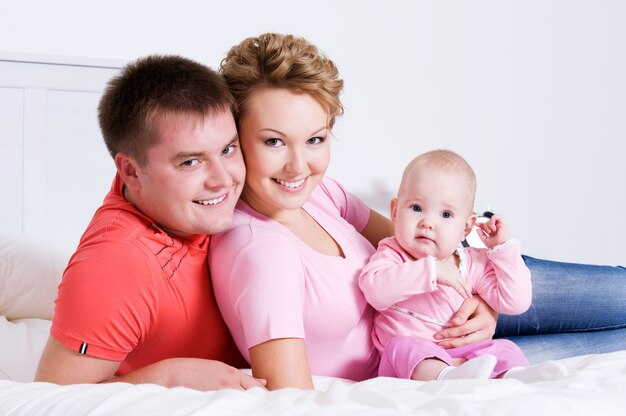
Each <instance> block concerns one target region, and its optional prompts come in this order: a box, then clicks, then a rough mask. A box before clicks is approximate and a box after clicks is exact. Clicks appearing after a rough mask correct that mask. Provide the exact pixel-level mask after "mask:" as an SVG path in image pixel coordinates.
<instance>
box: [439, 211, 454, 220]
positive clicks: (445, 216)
mask: <svg viewBox="0 0 626 416" xmlns="http://www.w3.org/2000/svg"><path fill="white" fill-rule="evenodd" d="M441 216H442V217H443V218H452V213H451V212H450V211H444V212H442V213H441Z"/></svg>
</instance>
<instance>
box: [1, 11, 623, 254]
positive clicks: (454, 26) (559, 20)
mask: <svg viewBox="0 0 626 416" xmlns="http://www.w3.org/2000/svg"><path fill="white" fill-rule="evenodd" d="M0 10H2V11H1V15H0V51H8V52H20V53H36V54H50V55H64V56H78V57H96V58H105V59H119V60H123V61H127V60H131V59H133V58H135V57H137V56H140V55H145V54H149V53H178V54H182V55H186V56H188V57H191V58H194V59H197V60H199V61H202V62H204V63H207V64H209V65H211V66H213V67H215V66H217V65H218V64H219V61H220V59H221V58H222V56H223V55H224V53H225V52H226V51H227V49H228V48H229V47H230V46H231V45H233V44H234V43H237V42H238V41H240V40H241V39H242V38H244V37H245V36H249V35H255V34H258V33H261V32H264V31H279V32H289V33H295V34H299V35H303V36H305V37H307V38H308V39H310V40H311V41H313V42H314V43H316V44H317V45H318V46H319V47H320V48H321V49H322V50H323V51H325V52H326V53H327V54H328V55H329V56H330V57H331V58H332V59H333V60H335V62H336V63H337V65H338V66H339V69H340V71H341V73H342V75H343V77H344V79H345V80H346V87H345V93H344V96H343V99H344V103H345V105H346V114H345V116H344V118H343V119H341V120H339V122H338V124H337V126H336V129H335V134H336V136H337V140H336V142H335V148H334V153H333V162H332V166H331V169H330V174H331V175H333V176H335V177H337V178H338V179H340V180H341V181H342V182H343V183H344V184H345V185H346V186H347V187H348V188H349V189H351V190H353V191H354V192H355V193H357V194H358V195H360V196H362V197H363V198H364V199H366V200H367V201H368V202H370V203H371V204H373V205H375V206H377V207H382V209H383V210H385V211H386V206H387V199H388V198H389V197H390V196H391V194H392V193H393V192H394V190H395V188H396V186H397V184H398V182H399V177H400V175H401V172H402V169H403V166H404V164H405V163H406V162H407V161H408V160H409V159H411V158H412V157H413V156H414V155H416V154H418V153H420V152H422V151H425V150H429V149H432V148H442V147H445V148H451V149H453V150H456V151H457V152H459V153H461V154H462V155H464V156H465V157H466V158H467V159H468V160H469V162H470V163H471V164H472V165H473V166H474V168H475V170H476V172H477V175H478V178H479V191H478V197H477V200H478V201H480V202H484V203H488V204H489V205H491V207H492V208H493V209H494V210H496V211H498V212H501V213H503V214H504V215H506V216H507V217H508V219H509V221H510V222H511V225H512V229H513V232H514V234H515V235H516V236H517V238H519V239H520V240H521V241H522V243H523V246H524V248H525V252H526V253H528V254H531V255H535V256H541V257H548V258H553V259H557V260H565V261H578V262H593V263H609V264H625V263H626V254H625V249H626V243H624V238H625V237H626V190H625V189H626V187H625V185H624V183H625V179H626V163H624V162H622V159H623V153H624V151H625V150H626V145H625V144H624V143H625V139H626V77H625V76H624V74H626V24H625V23H624V22H626V2H622V1H604V0H593V1H592V0H589V1H581V0H562V1H550V0H531V1H497V0H494V1H471V2H470V1H421V2H420V1H412V0H404V1H398V0H397V1H390V2H383V1H376V2H375V1H332V0H318V1H315V2H298V1H280V0H266V1H263V2H258V1H250V2H243V1H228V2H208V1H201V0H196V1H192V0H178V1H175V2H173V1H162V0H157V1H155V0H152V1H147V0H144V1H127V0H125V1H123V0H108V1H106V2H99V3H96V4H94V2H85V1H70V0H57V1H54V2H47V1H43V0H42V1H28V0H21V1H19V2H17V1H13V2H9V1H3V2H2V7H1V9H0Z"/></svg>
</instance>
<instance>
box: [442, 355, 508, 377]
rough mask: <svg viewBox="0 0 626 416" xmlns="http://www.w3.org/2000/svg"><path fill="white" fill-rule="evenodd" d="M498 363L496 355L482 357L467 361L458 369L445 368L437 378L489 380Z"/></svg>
mask: <svg viewBox="0 0 626 416" xmlns="http://www.w3.org/2000/svg"><path fill="white" fill-rule="evenodd" d="M497 361H498V360H497V359H496V357H495V356H494V355H491V354H485V355H481V356H480V357H476V358H472V359H471V360H468V361H466V362H465V363H463V364H461V365H460V366H458V367H454V366H449V367H446V368H444V369H443V370H441V372H440V373H439V375H438V376H437V380H459V379H463V378H474V379H477V378H481V379H487V378H489V376H490V375H491V373H492V372H493V369H494V368H495V367H496V363H497Z"/></svg>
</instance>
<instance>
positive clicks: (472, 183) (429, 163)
mask: <svg viewBox="0 0 626 416" xmlns="http://www.w3.org/2000/svg"><path fill="white" fill-rule="evenodd" d="M417 169H420V170H421V169H426V174H428V170H433V169H438V170H441V171H445V172H450V173H454V174H457V175H459V177H460V178H462V179H465V180H466V181H467V188H468V192H469V196H470V202H471V204H470V211H471V210H472V209H473V207H474V198H475V196H476V174H474V169H472V167H471V166H470V165H469V163H467V161H466V160H465V159H463V158H462V157H461V156H460V155H459V154H457V153H455V152H453V151H451V150H446V149H439V150H431V151H429V152H426V153H422V154H421V155H419V156H417V157H415V158H414V159H413V160H411V162H409V164H408V165H407V167H406V168H405V169H404V173H403V174H402V182H401V183H400V189H399V190H398V192H400V191H401V190H402V188H403V186H405V183H406V181H407V178H408V176H409V173H411V172H412V171H414V170H417Z"/></svg>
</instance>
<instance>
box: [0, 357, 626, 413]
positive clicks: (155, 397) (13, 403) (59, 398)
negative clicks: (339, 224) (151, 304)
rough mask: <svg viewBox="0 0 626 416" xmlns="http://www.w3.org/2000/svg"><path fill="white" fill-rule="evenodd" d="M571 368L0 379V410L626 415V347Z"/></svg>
mask: <svg viewBox="0 0 626 416" xmlns="http://www.w3.org/2000/svg"><path fill="white" fill-rule="evenodd" d="M561 362H562V363H564V364H565V365H566V366H567V367H568V369H569V371H570V374H569V375H567V376H564V377H562V378H560V379H558V380H553V381H545V382H540V383H531V384H524V383H522V382H520V381H516V380H478V381H477V380H456V381H430V382H414V381H409V380H397V379H391V378H376V379H372V380H368V381H364V382H360V383H351V382H347V381H345V380H339V379H332V378H323V377H317V378H316V387H317V390H316V391H301V390H296V389H284V390H280V391H274V392H268V391H264V390H262V389H261V388H254V389H252V390H249V391H247V392H240V391H235V390H222V391H217V392H200V391H195V390H191V389H187V388H180V387H179V388H171V389H167V388H164V387H161V386H157V385H152V384H144V385H130V384H126V383H112V384H105V385H73V386H56V385H52V384H47V383H20V382H15V381H0V414H1V415H13V416H18V415H29V416H31V415H50V416H54V415H59V416H61V415H63V416H65V415H88V414H89V415H108V414H115V415H144V414H145V415H148V414H149V415H173V416H178V415H200V414H207V415H248V414H259V415H302V414H314V415H366V414H370V415H392V414H407V413H408V414H416V413H420V414H433V415H441V416H444V415H525V416H529V415H530V416H537V415H624V414H626V351H619V352H614V353H610V354H601V355H587V356H581V357H574V358H569V359H566V360H562V361H561Z"/></svg>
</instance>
